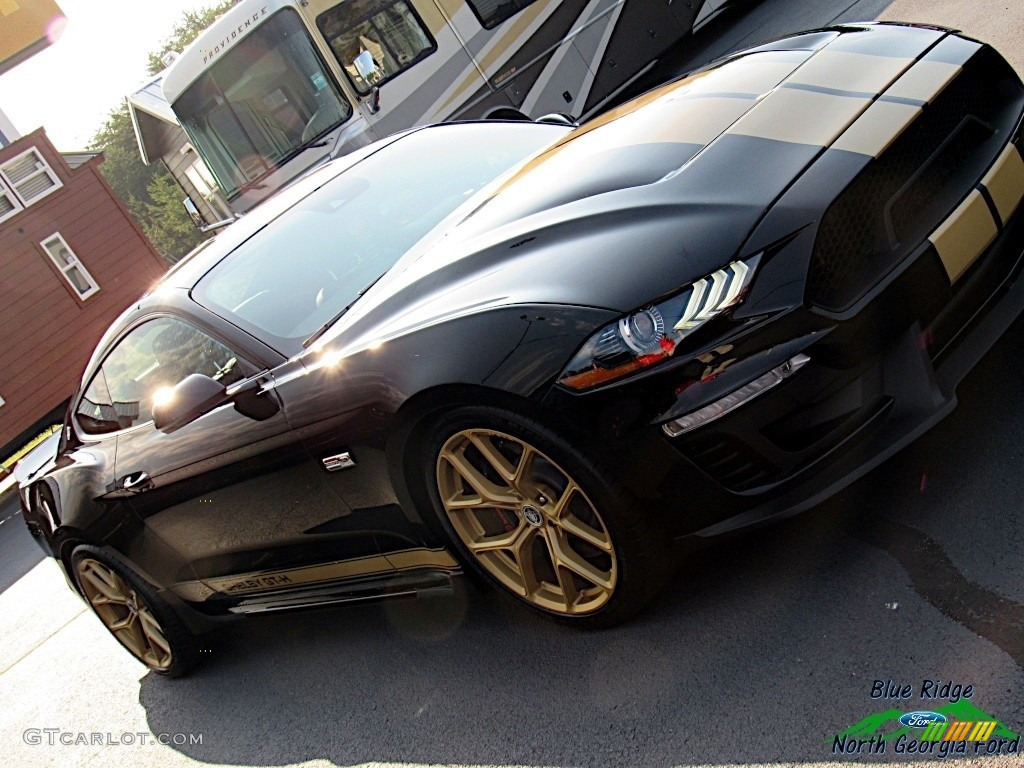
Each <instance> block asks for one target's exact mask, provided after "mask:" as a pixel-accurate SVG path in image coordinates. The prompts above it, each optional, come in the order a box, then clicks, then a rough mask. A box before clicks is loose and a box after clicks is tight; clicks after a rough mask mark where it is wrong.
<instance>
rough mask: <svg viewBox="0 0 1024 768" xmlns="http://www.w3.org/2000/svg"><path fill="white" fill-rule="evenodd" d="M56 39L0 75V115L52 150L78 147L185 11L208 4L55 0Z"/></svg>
mask: <svg viewBox="0 0 1024 768" xmlns="http://www.w3.org/2000/svg"><path fill="white" fill-rule="evenodd" d="M57 3H58V5H60V7H61V9H62V10H63V11H64V15H65V16H66V17H67V26H66V27H65V28H64V32H63V34H62V35H61V36H60V38H59V39H58V40H57V42H55V43H54V44H53V45H51V46H50V47H49V48H46V49H45V50H43V51H42V52H40V53H38V54H36V55H35V56H33V57H32V58H30V59H28V60H27V61H25V62H23V63H22V64H19V65H18V66H17V67H15V68H14V69H12V70H9V71H8V72H5V73H4V74H2V75H0V111H3V112H4V113H5V114H6V115H7V117H8V118H9V119H10V121H11V122H12V123H13V124H14V127H15V128H17V129H18V131H19V133H21V134H22V135H24V134H26V133H29V132H30V131H33V130H35V129H36V128H38V127H40V126H42V127H44V128H46V134H47V135H48V136H49V137H50V140H51V141H52V142H53V143H54V144H55V145H56V146H57V149H59V150H62V151H65V152H68V151H73V150H77V149H84V148H85V147H86V145H88V143H89V140H90V139H91V138H92V136H93V134H94V133H96V131H97V130H98V129H99V128H100V126H102V125H103V123H104V122H105V120H106V116H107V114H108V113H109V112H110V111H111V110H112V109H114V108H115V107H117V106H118V105H119V104H120V103H121V101H122V100H123V99H124V97H125V95H127V94H128V93H129V92H131V91H134V90H135V89H136V87H137V86H138V85H139V84H140V83H142V81H143V80H144V79H145V78H146V63H147V54H148V53H149V52H150V51H157V50H159V48H160V47H161V43H162V42H163V41H165V40H166V39H167V38H168V37H170V35H171V31H172V30H173V29H174V26H175V24H177V22H178V21H179V20H180V19H181V17H182V16H183V15H184V14H185V12H186V11H190V10H197V9H200V8H205V7H208V6H211V5H214V4H215V0H57Z"/></svg>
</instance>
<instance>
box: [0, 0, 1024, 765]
mask: <svg viewBox="0 0 1024 768" xmlns="http://www.w3.org/2000/svg"><path fill="white" fill-rule="evenodd" d="M879 16H881V17H883V18H892V19H901V20H913V21H933V22H936V23H941V24H945V25H949V26H956V27H960V28H963V29H964V30H965V31H967V32H968V33H970V34H974V35H976V36H977V37H979V38H982V39H986V40H990V41H992V42H994V43H995V44H996V45H997V46H998V47H999V48H1000V49H1001V50H1002V51H1003V52H1004V53H1005V54H1006V55H1007V56H1008V57H1009V58H1010V59H1011V60H1012V61H1013V62H1014V64H1015V65H1016V66H1017V68H1018V70H1019V71H1024V45H1022V40H1021V35H1022V30H1024V6H1021V5H1020V4H1019V3H1016V2H1014V3H1011V2H1009V0H998V1H994V0H973V1H972V2H963V0H960V2H952V1H951V0H897V2H895V3H892V4H889V3H886V2H881V1H879V0H861V1H860V2H851V0H839V1H837V2H836V1H833V0H764V2H761V3H759V4H757V5H755V6H753V7H751V8H750V9H748V10H746V11H745V12H742V13H741V12H733V13H729V14H727V15H725V16H723V17H722V18H720V19H718V20H716V21H715V22H713V23H712V24H711V25H710V26H709V27H708V28H706V29H704V30H703V31H701V32H700V33H698V34H697V35H696V36H695V38H694V39H693V40H692V46H691V47H690V48H688V49H687V51H685V52H683V53H680V54H679V55H677V56H676V57H674V58H673V60H671V61H669V62H665V63H664V64H663V70H662V74H665V73H666V72H667V68H668V67H670V66H674V67H681V68H683V69H687V68H690V67H692V66H695V65H697V64H699V63H702V62H704V61H707V60H710V59H712V58H714V57H716V56H718V55H721V54H724V53H726V52H728V51H731V50H735V49H737V48H742V47H746V46H748V45H753V44H756V43H758V42H762V41H764V40H768V39H771V38H773V37H777V36H779V35H782V34H784V33H787V32H795V31H798V30H801V29H805V28H811V27H820V26H824V25H827V24H830V23H835V22H844V21H856V20H863V19H866V18H875V17H879ZM1022 347H1024V322H1020V321H1018V322H1017V324H1016V325H1015V326H1014V327H1013V328H1011V330H1010V331H1009V332H1008V333H1007V335H1006V336H1004V338H1003V339H1002V340H1001V341H1000V342H999V343H998V344H997V345H996V346H995V348H994V349H993V350H992V352H991V353H990V354H989V356H988V357H987V358H986V359H985V360H984V361H983V362H982V363H981V365H979V366H978V368H976V369H975V371H974V372H973V373H972V374H971V375H970V376H969V377H968V379H967V380H966V381H965V382H964V384H963V385H962V386H961V388H960V390H959V395H960V405H959V407H958V408H957V410H956V411H954V413H953V414H952V415H951V416H950V417H949V418H948V419H946V420H945V421H944V422H942V423H941V424H940V425H939V426H938V427H937V428H936V429H934V430H933V431H932V432H930V433H929V434H927V435H926V436H925V437H924V438H922V439H921V440H919V441H918V442H916V443H915V444H913V445H912V446H910V447H909V448H907V449H906V450H904V451H903V452H901V453H900V454H899V455H897V456H896V457H895V458H894V459H892V460H890V461H889V462H887V463H886V464H885V465H883V466H882V467H881V468H879V469H878V470H876V471H875V472H873V473H871V474H870V475H869V476H867V477H866V478H864V479H863V480H861V481H860V482H858V483H856V484H855V485H853V486H851V487H850V488H848V489H847V490H846V491H844V492H843V493H841V494H840V495H839V496H837V497H836V498H834V499H832V500H830V501H829V502H827V503H826V504H824V505H822V506H821V507H819V508H818V509H815V510H812V511H811V512H809V513H806V514H804V515H802V516H800V517H798V518H795V519H793V520H790V521H787V522H785V523H782V524H779V525H776V526H773V527H771V528H767V529H764V530H760V531H756V532H753V533H749V534H746V535H744V536H741V537H737V538H734V539H731V540H728V541H721V542H717V543H715V544H714V545H712V546H710V547H708V548H707V549H706V550H705V551H702V552H699V553H696V554H693V555H690V556H689V557H687V558H686V559H685V560H684V561H682V562H680V563H679V566H678V569H677V572H676V575H675V578H674V579H673V581H672V582H671V584H670V585H669V587H668V588H667V589H666V590H665V591H664V592H663V593H662V595H661V596H660V597H659V598H658V599H657V600H656V601H655V603H654V604H653V605H652V606H651V608H650V609H648V610H647V611H645V612H644V613H643V614H642V615H641V616H640V617H638V618H637V619H636V620H634V621H632V622H631V623H629V624H627V625H625V626H622V627H618V628H615V629H613V630H609V631H603V632H597V633H581V632H576V631H571V630H568V629H565V628H562V627H560V626H557V625H555V624H552V623H549V622H546V621H544V620H542V619H539V618H536V617H534V616H532V615H531V614H528V613H526V612H524V611H522V610H519V609H518V608H516V607H514V606H512V605H510V603H509V602H507V601H505V600H502V599H499V598H498V596H497V595H496V594H494V593H493V592H491V591H489V590H485V589H482V588H478V587H477V586H475V585H474V584H473V583H467V584H465V585H464V588H463V589H461V590H460V591H459V592H458V593H457V594H456V595H455V596H453V597H445V598H441V597H438V598H429V599H420V600H408V601H402V602H395V603H390V604H381V605H368V606H363V607H358V608H342V609H336V610H320V611H315V612H314V611H310V612H303V613H296V614H289V615H276V616H268V617H261V618H251V619H248V620H246V621H243V622H238V623H237V624H236V625H235V626H233V627H232V628H231V629H230V630H228V631H226V632H223V633H221V634H218V635H216V636H213V637H211V638H209V639H208V641H207V642H206V644H205V646H204V656H206V657H207V658H206V659H205V661H206V663H205V664H204V665H203V666H202V667H200V668H199V669H198V670H197V671H196V672H195V673H193V674H192V675H190V676H189V677H187V678H185V679H183V680H180V681H168V680H164V679H162V678H159V677H158V676H156V675H152V674H148V673H147V672H146V671H145V670H144V668H143V667H141V666H140V665H138V664H137V663H136V662H135V661H133V660H132V659H131V658H130V657H129V656H128V655H127V654H126V653H124V652H123V651H122V650H121V648H120V647H119V646H118V645H117V644H116V643H115V642H114V641H113V640H112V639H111V638H110V637H109V636H108V635H107V634H106V632H105V630H104V629H103V628H102V627H101V625H100V623H99V621H98V620H96V619H95V618H94V617H93V616H92V615H91V614H90V613H89V612H88V611H87V610H86V609H85V607H84V605H83V603H82V602H81V601H79V600H78V599H77V598H76V597H75V596H74V595H73V594H72V593H71V592H70V591H69V590H68V588H67V586H66V584H65V582H64V579H63V577H62V576H61V574H60V572H59V569H58V568H57V566H56V565H55V564H54V563H53V562H50V561H48V560H44V559H43V557H42V553H41V551H40V550H39V548H38V547H37V546H36V545H35V544H34V543H33V542H32V541H31V539H30V538H29V536H28V534H27V532H26V531H25V529H24V526H23V524H22V523H21V521H20V519H19V517H18V515H17V510H16V506H15V501H14V499H12V498H10V497H8V498H6V499H5V500H4V501H3V502H2V504H0V617H2V619H0V702H3V706H2V707H0V750H2V751H0V754H2V755H3V757H2V762H3V763H4V764H5V765H12V766H15V765H17V766H51V765H52V766H62V767H63V766H121V765H132V766H192V765H239V766H282V765H296V764H297V765H310V766H314V765H315V766H329V765H339V766H352V765H364V764H365V765H375V766H376V765H380V766H391V765H401V766H418V765H457V766H478V765H479V766H667V765H687V766H689V765H748V766H753V765H796V764H799V765H826V764H827V765H835V764H838V763H849V762H884V763H886V764H899V765H913V764H925V763H927V764H935V762H936V761H937V760H938V759H939V757H940V756H939V754H938V752H936V753H933V754H925V755H915V754H907V753H905V752H902V753H901V752H898V751H897V748H896V745H895V743H892V742H890V743H889V744H888V745H887V747H886V751H885V752H884V753H881V754H877V753H876V754H871V752H870V750H871V746H870V745H868V746H867V747H860V748H858V750H857V751H854V752H849V751H848V750H847V752H845V753H843V754H837V753H836V751H835V743H836V737H837V735H839V734H840V733H841V732H843V731H844V730H845V729H848V728H849V727H850V726H854V725H855V724H858V723H861V722H862V721H864V720H865V719H866V718H870V717H871V716H872V715H875V714H877V713H879V712H881V711H884V710H887V709H891V708H895V709H907V708H908V707H909V706H914V707H917V706H920V707H921V708H927V709H931V710H936V709H939V708H940V707H947V706H960V707H964V706H965V702H966V704H969V705H971V706H973V707H975V708H977V709H979V710H981V711H983V712H984V713H986V714H988V715H991V716H992V717H994V718H997V719H998V720H999V721H1000V722H1001V723H1005V724H1006V725H1007V726H1009V727H1010V728H1012V729H1015V730H1018V731H1019V730H1020V729H1024V543H1022V541H1021V536H1020V531H1021V526H1022V522H1024V510H1022V505H1021V499H1022V498H1024V471H1022V470H1024V461H1022V456H1024V405H1022V403H1021V398H1020V397H1019V393H1020V392H1021V391H1022V388H1024V367H1022V366H1021V359H1020V352H1019V350H1020V349H1021V348H1022ZM930 683H931V684H930ZM908 685H909V686H910V687H911V689H912V697H911V700H906V699H901V698H897V696H898V692H899V691H900V690H901V689H902V688H903V687H904V686H908ZM967 686H970V689H971V690H970V696H969V697H968V696H967ZM925 691H928V692H929V695H930V696H934V698H925V697H924V696H922V695H921V694H922V693H923V692H925ZM873 693H876V694H880V695H877V696H874V697H873V695H872V694H873ZM953 699H956V701H953ZM905 705H906V706H905ZM959 711H967V710H963V709H961V710H959ZM961 719H963V718H961ZM849 743H851V744H852V742H849ZM1022 762H1024V759H1022V758H1021V756H1020V755H1019V754H1006V753H1005V752H1004V753H1003V754H1002V755H996V756H988V755H985V754H984V750H981V751H980V752H968V753H967V754H964V755H962V756H958V755H952V756H951V757H949V758H948V759H943V760H942V764H944V765H967V764H971V765H974V764H983V765H986V766H989V765H991V766H1011V765H1012V766H1017V765H1021V764H1022Z"/></svg>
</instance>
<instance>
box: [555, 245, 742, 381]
mask: <svg viewBox="0 0 1024 768" xmlns="http://www.w3.org/2000/svg"><path fill="white" fill-rule="evenodd" d="M760 259H761V254H758V255H757V256H752V257H751V258H749V259H744V260H742V261H734V262H732V263H731V264H729V265H727V266H725V267H723V268H722V269H719V270H718V271H716V272H713V273H712V274H710V275H707V276H705V277H702V278H701V279H700V280H696V281H694V282H693V283H691V284H690V285H689V286H687V287H686V288H685V289H684V290H682V291H680V292H679V293H677V294H675V295H674V296H672V297H671V298H668V299H665V300H664V301H662V302H659V303H658V304H652V305H651V306H648V307H644V308H642V309H638V310H637V311H636V312H633V313H632V314H630V315H628V316H626V317H623V318H621V319H619V320H616V321H615V322H614V323H611V324H609V325H606V326H605V327H604V328H602V329H601V330H599V331H598V332H597V333H595V334H594V335H593V336H591V337H590V338H589V339H588V340H587V342H586V344H584V345H583V347H582V348H581V349H580V351H579V352H577V353H576V356H575V357H574V358H573V359H572V360H571V361H570V362H569V364H568V365H567V366H566V367H565V370H564V371H562V375H561V376H560V377H559V379H558V383H559V384H564V385H565V386H567V387H569V388H570V389H576V390H584V389H590V388H591V387H596V386H598V385H599V384H605V383H607V382H609V381H615V380H616V379H621V378H622V377H623V376H628V375H629V374H631V373H634V372H635V371H639V370H642V369H644V368H648V367H650V366H652V365H656V364H657V363H660V362H662V361H663V360H666V359H667V358H669V357H671V356H672V355H673V354H674V353H675V351H676V348H677V347H678V346H679V344H680V343H681V342H682V341H683V339H685V338H686V337H687V336H689V335H690V334H692V333H693V332H694V331H696V330H697V329H698V328H700V327H701V326H702V325H704V324H705V323H707V322H708V321H709V320H711V319H712V318H715V317H717V316H718V315H720V314H722V313H723V312H725V311H727V310H729V309H731V308H732V307H735V306H736V305H737V304H739V303H740V302H742V301H743V299H744V298H745V297H746V294H747V289H748V288H749V287H750V283H751V281H752V280H753V279H754V272H755V270H756V269H757V264H758V262H759V261H760Z"/></svg>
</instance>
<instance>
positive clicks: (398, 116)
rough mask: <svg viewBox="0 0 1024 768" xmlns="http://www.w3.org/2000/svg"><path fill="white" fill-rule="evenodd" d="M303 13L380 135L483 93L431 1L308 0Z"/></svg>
mask: <svg viewBox="0 0 1024 768" xmlns="http://www.w3.org/2000/svg"><path fill="white" fill-rule="evenodd" d="M305 13H307V14H309V16H310V17H311V19H312V21H313V24H314V25H315V27H316V29H317V30H319V32H320V35H321V37H322V42H323V44H324V45H325V46H326V49H327V52H328V54H329V57H330V58H331V65H332V67H334V68H335V70H336V71H337V72H338V74H339V77H341V78H342V79H344V80H346V81H347V82H348V84H349V85H350V86H351V88H352V90H354V91H355V92H356V93H357V94H358V96H359V107H360V109H361V110H362V112H363V115H364V116H365V117H366V119H367V120H368V121H369V122H370V123H371V124H372V125H373V127H374V130H375V131H376V132H377V134H378V135H380V136H386V135H388V134H391V133H394V132H396V131H400V130H405V129H406V128H411V127H412V126H414V125H423V124H426V123H432V122H439V121H441V120H443V119H445V118H446V117H448V116H450V115H451V113H452V109H453V106H452V105H454V104H460V103H463V102H464V101H465V100H467V99H469V98H472V97H474V96H475V95H477V94H480V93H481V92H484V93H489V91H488V89H487V87H486V84H485V83H484V80H483V77H482V76H481V74H480V72H479V70H478V69H477V67H476V66H475V65H474V63H473V61H472V59H471V58H470V57H469V54H468V53H467V52H466V50H465V49H464V48H463V47H462V44H461V43H460V41H459V38H458V36H457V35H456V34H455V31H454V30H453V29H452V28H451V26H449V24H448V22H447V20H446V19H445V16H444V14H442V13H441V11H440V10H439V9H438V7H437V5H436V4H435V3H434V2H433V0H343V2H340V3H339V2H337V0H310V2H309V4H308V6H307V7H306V9H305Z"/></svg>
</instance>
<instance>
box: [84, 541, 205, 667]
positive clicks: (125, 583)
mask: <svg viewBox="0 0 1024 768" xmlns="http://www.w3.org/2000/svg"><path fill="white" fill-rule="evenodd" d="M71 564H72V569H73V572H74V578H75V582H76V583H77V584H78V588H79V590H80V591H81V593H82V595H83V597H85V600H86V602H87V603H88V604H89V607H90V608H92V611H93V613H95V614H96V616H97V617H98V618H99V620H100V621H101V622H102V623H103V626H104V627H106V628H107V631H109V632H110V634H112V635H113V636H114V638H115V639H116V640H117V641H118V642H119V643H121V645H122V646H124V648H125V650H127V651H128V652H129V653H130V654H131V655H132V656H134V657H135V658H136V659H138V660H139V661H140V662H142V663H143V664H145V665H146V666H147V667H149V669H151V670H152V671H153V672H155V673H157V674H158V675H163V676H165V677H181V676H182V675H184V674H185V673H186V672H188V671H189V670H190V669H191V668H192V667H193V666H195V664H196V662H197V661H198V659H199V645H198V643H197V641H196V638H195V636H194V635H193V634H192V632H190V631H189V629H188V627H187V626H185V623H184V622H183V621H182V620H181V618H180V617H179V616H178V614H177V613H175V611H174V609H173V608H172V607H171V606H170V605H168V604H167V602H166V601H165V600H163V599H162V598H160V597H159V596H158V595H157V594H156V590H155V589H154V588H153V587H152V586H151V585H150V584H149V583H148V582H147V581H146V580H145V579H143V578H142V577H141V576H139V574H137V573H135V571H133V570H132V569H131V568H130V567H129V566H128V564H127V563H125V562H124V561H122V560H121V559H120V558H118V557H116V556H115V555H112V554H110V553H108V552H106V551H104V550H102V549H99V548H97V547H93V546H89V545H82V546H80V547H78V548H77V549H75V551H74V553H73V554H72V556H71Z"/></svg>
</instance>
